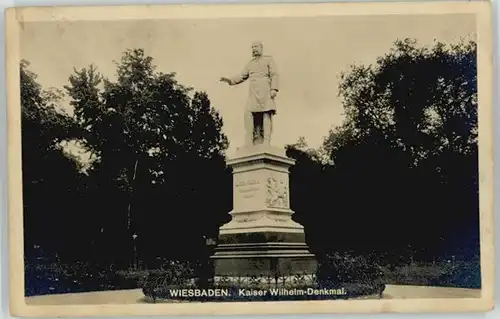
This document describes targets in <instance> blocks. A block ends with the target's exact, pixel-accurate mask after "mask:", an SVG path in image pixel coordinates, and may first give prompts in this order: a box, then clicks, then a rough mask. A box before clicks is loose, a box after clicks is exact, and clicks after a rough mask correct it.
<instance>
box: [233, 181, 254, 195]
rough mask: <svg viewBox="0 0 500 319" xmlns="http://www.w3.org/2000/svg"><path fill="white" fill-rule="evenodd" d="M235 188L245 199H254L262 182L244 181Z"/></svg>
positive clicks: (237, 183)
mask: <svg viewBox="0 0 500 319" xmlns="http://www.w3.org/2000/svg"><path fill="white" fill-rule="evenodd" d="M235 187H236V191H237V192H238V193H239V194H241V196H242V197H243V198H247V199H248V198H254V197H255V195H256V193H257V192H258V191H259V190H260V182H259V181H258V180H256V179H249V180H243V181H238V182H236V184H235Z"/></svg>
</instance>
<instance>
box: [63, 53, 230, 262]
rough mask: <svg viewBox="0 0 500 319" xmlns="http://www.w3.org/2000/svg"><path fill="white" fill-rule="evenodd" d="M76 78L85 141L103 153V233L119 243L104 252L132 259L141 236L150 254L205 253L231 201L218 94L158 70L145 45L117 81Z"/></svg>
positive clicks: (99, 167)
mask: <svg viewBox="0 0 500 319" xmlns="http://www.w3.org/2000/svg"><path fill="white" fill-rule="evenodd" d="M69 81H70V85H68V86H66V89H67V91H68V93H69V95H70V96H71V97H72V102H71V103H72V105H73V106H74V108H75V114H76V116H77V119H78V121H79V123H81V125H82V126H83V127H84V128H85V147H86V149H88V150H89V152H92V153H93V154H95V158H96V160H95V161H94V163H93V170H92V173H91V175H92V176H93V178H94V181H95V185H96V187H98V188H99V191H98V192H96V193H97V194H98V195H97V196H100V199H99V207H97V208H96V211H99V212H101V214H100V223H101V227H100V229H101V233H100V234H99V236H101V237H102V240H103V241H105V242H106V243H107V244H108V245H109V246H108V248H107V249H105V250H104V251H103V254H104V253H106V255H107V256H114V257H119V256H129V252H130V250H131V245H132V244H133V243H132V242H131V240H132V236H134V235H135V236H137V237H135V236H134V237H135V238H136V239H135V243H136V245H137V246H138V247H139V249H138V253H139V254H141V255H142V258H143V259H148V260H152V259H153V258H154V257H157V256H175V257H178V258H188V256H187V255H188V254H189V253H192V254H193V255H196V254H195V251H196V249H201V248H200V245H203V244H204V243H203V241H202V239H203V235H204V232H205V231H206V230H211V228H215V229H216V228H217V226H218V224H217V223H219V222H220V220H223V219H222V217H221V216H224V215H225V214H227V210H228V209H229V208H228V207H227V206H228V204H230V200H228V199H223V200H215V198H217V195H218V194H221V195H219V196H222V197H224V195H222V194H224V191H223V190H222V189H221V188H220V187H224V186H219V185H221V184H219V183H214V181H220V179H221V178H223V179H224V178H227V172H226V171H225V165H224V152H225V150H226V148H227V146H228V142H227V138H226V137H225V136H224V134H223V133H222V124H223V123H222V119H221V117H220V115H219V114H218V112H217V111H216V110H215V109H214V108H213V107H212V106H211V105H210V101H209V99H208V96H207V95H206V94H205V93H203V92H193V89H192V88H189V87H185V86H183V85H181V84H180V83H178V82H177V80H176V79H175V74H174V73H162V72H157V71H156V66H155V65H154V64H153V59H152V58H151V57H149V56H146V55H145V54H144V51H143V50H141V49H134V50H127V51H126V52H124V55H123V57H122V59H121V61H120V62H119V63H117V74H116V80H115V81H111V80H108V79H104V78H103V77H102V76H101V75H100V74H99V73H98V72H97V71H96V68H95V67H93V66H90V67H89V68H88V69H82V70H75V74H73V75H72V76H71V77H70V79H69ZM100 86H102V89H100ZM97 185H98V186H97ZM223 185H224V184H223ZM97 202H98V201H96V203H97ZM203 221H206V222H208V224H206V223H205V225H203V223H201V222H203ZM198 222H200V224H198ZM197 225H203V227H202V226H197ZM188 231H189V232H190V233H186V232H188ZM178 236H182V239H179V237H178ZM179 241H183V242H184V243H183V245H182V247H180V246H177V245H175V244H174V243H178V242H179ZM127 242H128V243H130V245H126V244H124V243H127ZM186 245H188V246H189V245H191V246H192V247H197V248H196V249H191V250H189V249H187V248H186ZM103 247H104V246H103ZM109 252H113V253H112V254H110V253H109Z"/></svg>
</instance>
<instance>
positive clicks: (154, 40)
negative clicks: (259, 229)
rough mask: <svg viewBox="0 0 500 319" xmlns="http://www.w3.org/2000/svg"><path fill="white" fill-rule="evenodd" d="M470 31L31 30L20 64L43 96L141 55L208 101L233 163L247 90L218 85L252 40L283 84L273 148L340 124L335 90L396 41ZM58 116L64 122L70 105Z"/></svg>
mask: <svg viewBox="0 0 500 319" xmlns="http://www.w3.org/2000/svg"><path fill="white" fill-rule="evenodd" d="M474 31H475V19H474V16H473V15H458V14H455V15H437V14H435V15H419V16H417V15H406V16H402V15H380V16H366V15H363V16H332V17H304V18H301V17H294V18H245V19H207V20H200V19H197V20H181V19H175V20H167V19H165V20H140V21H137V20H129V21H104V22H102V21H77V22H30V23H25V24H24V27H23V29H22V31H21V57H22V58H23V59H26V60H28V61H29V62H30V64H31V65H30V69H31V71H33V72H35V73H36V74H37V75H38V81H39V83H40V84H41V85H42V86H43V87H45V88H48V87H57V88H62V87H63V85H66V84H68V77H69V76H70V75H71V74H72V73H73V69H74V68H76V69H80V68H84V67H88V66H89V65H90V64H95V65H96V66H97V68H98V71H100V72H101V73H102V74H103V75H104V76H105V77H108V78H110V79H112V78H113V77H114V76H115V71H116V67H115V64H114V63H113V61H119V59H120V58H121V56H122V54H123V52H124V51H125V50H127V49H133V48H142V49H144V50H145V53H146V54H147V55H149V56H151V57H152V58H153V62H154V64H156V66H157V70H158V71H162V72H165V73H167V72H176V73H177V79H178V81H179V82H180V83H181V84H184V85H186V86H191V87H193V88H194V89H196V90H200V91H205V92H207V94H208V96H209V98H210V100H211V102H212V106H213V107H214V108H216V109H217V110H218V111H219V112H220V114H221V116H222V118H223V120H224V127H223V130H224V133H225V134H226V135H227V136H228V139H229V142H230V148H229V150H228V154H231V153H232V152H234V150H235V148H236V147H239V146H241V145H242V143H243V138H244V131H243V109H244V106H245V102H246V98H247V95H248V83H247V82H246V83H243V84H240V85H239V86H232V87H230V86H228V85H227V84H225V83H221V82H219V78H220V77H221V76H233V75H236V74H238V73H240V72H241V71H242V69H243V67H244V66H245V64H246V63H247V62H248V61H249V60H250V59H251V43H252V42H253V41H256V40H258V41H262V42H263V44H264V54H266V55H271V56H273V58H274V60H275V62H276V65H277V69H278V72H279V76H280V91H279V93H278V96H277V98H276V103H277V108H278V114H277V115H276V116H275V117H274V128H273V136H272V144H274V145H276V146H284V145H285V144H289V143H295V142H296V141H297V140H298V138H299V137H301V136H303V137H305V139H306V141H307V142H308V144H309V146H310V147H319V146H320V145H321V143H322V141H323V138H324V137H325V136H326V135H327V134H328V132H329V130H330V129H331V128H333V127H334V126H335V125H339V124H341V123H342V121H343V109H342V105H341V99H340V98H339V97H338V96H337V92H338V91H337V87H338V84H339V75H340V73H341V72H342V71H346V70H348V67H349V66H350V65H352V64H365V65H366V64H372V63H375V61H376V58H377V57H379V56H381V55H383V54H385V53H387V52H388V51H389V50H390V48H391V46H392V44H393V42H394V41H395V40H397V39H404V38H407V37H408V38H414V39H416V40H417V41H418V43H420V44H422V45H431V44H432V43H433V41H434V40H435V39H436V40H438V41H442V42H445V43H454V42H456V41H458V40H459V39H460V38H461V37H470V36H473V37H474V36H475V35H474ZM64 107H65V108H67V110H68V111H69V112H70V113H71V109H70V107H69V104H68V103H67V101H66V102H65V103H64Z"/></svg>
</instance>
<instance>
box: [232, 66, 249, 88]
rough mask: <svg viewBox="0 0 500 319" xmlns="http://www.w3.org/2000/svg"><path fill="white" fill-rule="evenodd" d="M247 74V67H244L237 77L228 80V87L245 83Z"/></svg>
mask: <svg viewBox="0 0 500 319" xmlns="http://www.w3.org/2000/svg"><path fill="white" fill-rule="evenodd" d="M248 73H249V72H248V66H245V68H244V69H243V71H241V73H240V74H239V75H237V76H233V77H230V78H228V80H229V81H228V83H229V85H237V84H240V83H243V82H245V81H246V80H247V79H248Z"/></svg>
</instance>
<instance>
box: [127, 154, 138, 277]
mask: <svg viewBox="0 0 500 319" xmlns="http://www.w3.org/2000/svg"><path fill="white" fill-rule="evenodd" d="M138 163H139V157H137V158H136V160H135V164H134V173H133V175H132V181H131V182H130V185H131V193H130V198H129V202H128V206H127V233H128V235H129V236H133V234H131V222H132V214H131V212H132V198H133V193H134V184H135V178H136V175H137V165H138ZM132 249H133V251H132V254H133V256H132V268H133V269H134V270H135V269H136V268H137V262H136V248H135V238H134V237H132Z"/></svg>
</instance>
